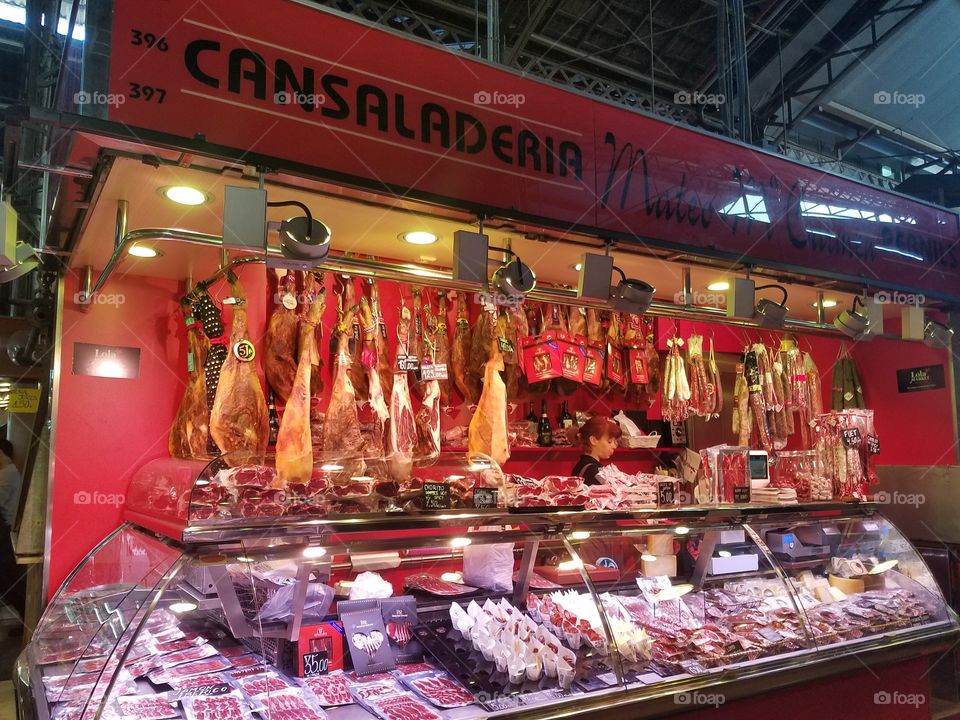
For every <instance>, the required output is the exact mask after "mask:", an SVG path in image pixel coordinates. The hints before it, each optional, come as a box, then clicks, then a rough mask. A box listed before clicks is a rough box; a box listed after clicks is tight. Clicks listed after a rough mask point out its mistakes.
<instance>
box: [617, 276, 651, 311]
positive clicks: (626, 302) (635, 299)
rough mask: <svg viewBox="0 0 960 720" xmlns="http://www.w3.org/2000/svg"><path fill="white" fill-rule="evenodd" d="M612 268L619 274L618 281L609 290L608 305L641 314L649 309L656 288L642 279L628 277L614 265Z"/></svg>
mask: <svg viewBox="0 0 960 720" xmlns="http://www.w3.org/2000/svg"><path fill="white" fill-rule="evenodd" d="M613 269H614V270H615V271H617V273H619V274H620V282H619V284H618V285H617V286H616V287H615V288H613V290H612V291H611V292H610V307H612V308H613V309H614V310H617V311H619V312H625V313H631V314H633V315H642V314H643V313H645V312H646V311H647V310H649V309H650V304H651V303H652V302H653V296H654V293H656V292H657V289H656V288H655V287H654V286H653V285H651V284H650V283H648V282H644V281H643V280H636V279H634V278H628V277H627V276H626V274H625V273H624V272H623V270H621V269H620V268H618V267H617V266H616V265H614V266H613Z"/></svg>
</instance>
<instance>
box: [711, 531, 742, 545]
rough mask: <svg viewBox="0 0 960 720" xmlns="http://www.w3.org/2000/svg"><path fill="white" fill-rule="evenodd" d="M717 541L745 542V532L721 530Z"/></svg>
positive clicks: (724, 543)
mask: <svg viewBox="0 0 960 720" xmlns="http://www.w3.org/2000/svg"><path fill="white" fill-rule="evenodd" d="M717 542H718V543H719V544H720V545H727V544H734V543H744V542H746V533H744V531H743V530H721V531H720V538H719V539H718V540H717Z"/></svg>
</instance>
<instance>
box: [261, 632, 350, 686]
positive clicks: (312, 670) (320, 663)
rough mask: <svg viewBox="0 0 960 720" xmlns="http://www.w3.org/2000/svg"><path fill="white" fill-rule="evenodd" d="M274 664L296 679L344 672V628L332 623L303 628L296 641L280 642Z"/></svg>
mask: <svg viewBox="0 0 960 720" xmlns="http://www.w3.org/2000/svg"><path fill="white" fill-rule="evenodd" d="M276 665H277V666H278V667H279V668H280V669H281V670H282V671H283V672H285V673H287V674H288V675H291V676H296V677H306V676H308V675H325V674H327V673H329V672H332V671H334V670H343V625H341V624H340V623H339V622H335V621H331V622H322V623H318V624H314V625H304V626H302V627H301V628H300V635H299V637H298V638H297V640H295V641H291V640H280V641H279V643H278V646H277V658H276Z"/></svg>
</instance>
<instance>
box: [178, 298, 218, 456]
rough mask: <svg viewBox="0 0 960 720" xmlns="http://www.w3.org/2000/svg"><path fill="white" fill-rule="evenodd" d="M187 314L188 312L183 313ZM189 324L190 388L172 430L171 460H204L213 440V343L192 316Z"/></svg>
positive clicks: (186, 392)
mask: <svg viewBox="0 0 960 720" xmlns="http://www.w3.org/2000/svg"><path fill="white" fill-rule="evenodd" d="M184 312H185V313H186V310H185V311H184ZM185 321H186V324H187V372H188V377H187V387H186V390H185V391H184V393H183V398H182V399H181V400H180V407H179V408H178V409H177V415H176V417H175V418H174V420H173V427H172V428H170V439H169V442H168V448H169V450H170V456H171V457H177V458H189V457H201V456H203V455H206V454H207V443H208V441H209V439H210V406H209V404H208V403H207V379H206V375H205V374H204V371H203V369H204V366H205V365H206V362H207V352H208V351H209V349H210V341H209V340H208V339H207V337H206V336H205V335H204V334H203V333H202V332H201V331H200V328H199V325H198V323H197V321H196V320H194V318H193V317H192V315H190V314H186V315H185Z"/></svg>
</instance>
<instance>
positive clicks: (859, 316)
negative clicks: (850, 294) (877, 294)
mask: <svg viewBox="0 0 960 720" xmlns="http://www.w3.org/2000/svg"><path fill="white" fill-rule="evenodd" d="M857 305H859V306H860V307H861V308H863V307H865V305H864V304H863V300H861V299H860V296H859V295H857V296H856V297H855V298H853V304H852V305H851V306H850V309H849V310H844V311H843V312H842V313H840V314H839V315H837V318H836V320H834V321H833V326H834V327H835V328H836V329H837V330H839V331H840V332H842V333H843V334H844V335H846V336H847V337H848V338H850V339H852V340H860V339H862V338H863V336H864V333H866V332H867V323H868V322H869V318H868V317H867V316H866V315H865V314H864V313H858V312H857Z"/></svg>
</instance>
